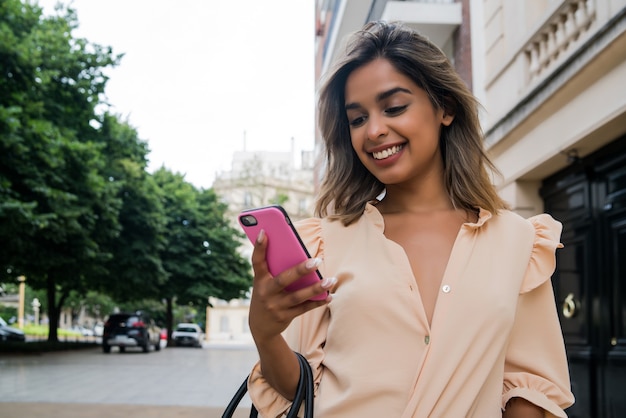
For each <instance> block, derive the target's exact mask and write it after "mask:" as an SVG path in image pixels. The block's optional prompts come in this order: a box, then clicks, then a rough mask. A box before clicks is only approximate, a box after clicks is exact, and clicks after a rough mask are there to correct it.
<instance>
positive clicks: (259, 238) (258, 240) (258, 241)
mask: <svg viewBox="0 0 626 418" xmlns="http://www.w3.org/2000/svg"><path fill="white" fill-rule="evenodd" d="M264 236H265V230H263V229H261V230H260V231H259V235H257V237H256V243H257V244H260V243H261V242H262V241H263V237H264Z"/></svg>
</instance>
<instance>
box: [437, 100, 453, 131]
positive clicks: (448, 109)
mask: <svg viewBox="0 0 626 418" xmlns="http://www.w3.org/2000/svg"><path fill="white" fill-rule="evenodd" d="M455 108H456V106H455V105H454V101H453V100H452V99H450V98H449V97H446V98H445V99H444V104H443V116H442V117H441V124H442V125H443V126H450V124H451V123H452V121H453V120H454V115H455V113H456V112H455Z"/></svg>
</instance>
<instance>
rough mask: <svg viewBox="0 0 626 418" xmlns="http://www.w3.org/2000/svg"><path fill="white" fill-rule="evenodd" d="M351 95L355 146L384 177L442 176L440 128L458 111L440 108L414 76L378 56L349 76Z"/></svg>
mask: <svg viewBox="0 0 626 418" xmlns="http://www.w3.org/2000/svg"><path fill="white" fill-rule="evenodd" d="M345 100H346V103H345V108H346V115H347V117H348V123H349V125H350V136H351V140H352V147H353V148H354V150H355V151H356V153H357V155H358V157H359V159H360V160H361V162H362V163H363V164H364V165H365V167H366V168H367V169H368V170H369V171H370V172H371V173H372V174H373V175H374V176H375V177H376V178H377V179H378V180H379V181H381V182H382V183H383V184H385V185H391V184H402V183H406V182H414V181H421V180H423V179H425V178H428V177H432V176H437V177H436V178H437V179H438V180H440V179H441V176H442V172H443V162H442V159H441V153H440V150H439V132H440V129H441V125H445V126H448V125H449V124H450V123H452V120H453V118H454V116H451V115H446V114H445V112H444V111H443V109H438V110H436V109H435V108H434V107H433V105H432V104H431V102H430V100H429V98H428V95H427V94H426V92H425V91H424V90H423V89H421V88H420V87H418V86H417V84H415V83H414V82H413V81H412V80H411V79H410V78H409V77H407V76H405V75H404V74H402V73H400V72H398V71H397V70H396V69H395V68H394V67H393V66H392V65H391V63H390V62H389V61H387V60H386V59H382V58H380V59H376V60H374V61H372V62H370V63H368V64H366V65H364V66H362V67H360V68H357V69H356V70H354V71H353V72H352V73H351V74H350V75H349V76H348V79H347V80H346V86H345Z"/></svg>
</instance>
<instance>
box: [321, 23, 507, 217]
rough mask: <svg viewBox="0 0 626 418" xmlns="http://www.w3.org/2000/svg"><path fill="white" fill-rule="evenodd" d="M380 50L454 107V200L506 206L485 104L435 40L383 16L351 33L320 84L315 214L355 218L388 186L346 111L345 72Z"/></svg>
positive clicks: (446, 152)
mask: <svg viewBox="0 0 626 418" xmlns="http://www.w3.org/2000/svg"><path fill="white" fill-rule="evenodd" d="M378 58H383V59H386V60H387V61H389V62H390V63H391V64H392V65H393V66H394V68H395V69H396V70H397V71H399V72H400V73H402V74H404V75H406V76H407V77H409V78H411V80H413V81H414V82H415V83H416V84H417V85H418V86H419V87H420V88H422V89H423V90H425V91H426V93H427V94H428V97H429V98H430V101H431V103H432V105H433V106H434V107H435V109H437V110H438V109H444V110H445V111H446V112H447V113H448V114H452V115H454V120H453V121H452V123H451V124H450V126H447V127H446V126H442V129H441V135H440V138H439V146H440V148H441V155H442V158H443V163H444V174H443V175H444V184H445V187H446V190H447V192H448V194H449V196H450V199H451V201H452V204H453V206H454V207H456V208H462V209H465V210H468V211H476V210H477V208H483V209H486V210H488V211H490V212H492V213H493V214H497V212H498V210H500V209H505V208H507V205H506V203H505V202H504V201H503V200H502V199H501V198H500V197H499V196H498V193H497V191H496V190H495V187H494V186H493V184H492V182H491V179H490V176H489V173H488V171H487V168H489V169H490V170H491V172H492V173H494V174H498V173H499V172H498V170H497V169H496V167H495V166H494V165H493V163H492V162H491V161H490V160H489V158H488V156H487V155H486V153H485V151H484V148H483V132H482V129H481V127H480V121H479V118H478V108H479V104H478V101H477V100H476V98H475V97H474V95H473V94H472V93H471V91H470V90H469V89H468V88H467V86H466V85H465V83H464V82H463V80H462V79H461V78H460V77H459V75H458V74H457V72H456V71H455V70H454V68H453V67H452V65H451V64H450V61H449V60H448V58H447V57H446V55H445V54H444V53H443V52H442V51H441V50H440V49H439V48H438V47H437V46H436V45H434V44H433V43H431V42H430V41H429V40H427V39H426V38H424V37H423V36H421V35H420V34H418V33H417V32H415V31H414V30H412V29H410V28H408V27H407V26H405V25H403V24H402V23H395V22H394V23H386V22H382V21H377V22H370V23H368V24H366V25H365V26H364V27H363V28H362V29H361V30H360V31H358V32H356V33H354V34H353V35H352V37H351V39H350V40H349V42H348V45H347V48H346V52H345V55H344V56H343V57H342V58H341V59H339V60H338V62H337V63H336V64H335V66H334V67H333V70H332V71H331V72H330V73H329V74H328V75H327V76H326V78H325V80H324V82H323V84H322V88H321V89H320V92H319V102H318V106H319V113H318V115H319V120H318V123H319V127H320V132H321V135H322V137H323V140H324V145H325V157H326V161H325V163H326V171H325V174H324V178H323V180H322V183H321V190H320V195H319V197H318V199H317V203H316V207H315V213H316V215H317V216H322V217H324V216H328V217H329V218H331V219H339V220H341V221H342V222H343V223H344V225H349V224H351V223H352V222H354V221H356V220H357V219H358V218H359V217H360V216H361V214H362V213H363V210H364V209H365V204H366V203H367V202H370V201H372V200H374V199H375V198H376V197H377V196H379V195H380V194H381V193H383V192H384V190H385V185H384V184H383V183H381V182H380V181H379V180H378V179H377V178H376V177H374V176H373V175H372V174H371V173H370V172H369V171H368V170H367V169H366V168H365V166H364V165H363V164H362V163H361V161H360V160H359V158H358V156H357V154H356V152H355V151H354V149H353V148H352V143H351V140H350V129H349V124H348V118H347V116H346V111H345V86H346V80H347V79H348V77H349V76H350V74H351V73H352V72H353V71H354V70H355V69H357V68H359V67H362V66H363V65H365V64H368V63H370V62H372V61H374V60H375V59H378Z"/></svg>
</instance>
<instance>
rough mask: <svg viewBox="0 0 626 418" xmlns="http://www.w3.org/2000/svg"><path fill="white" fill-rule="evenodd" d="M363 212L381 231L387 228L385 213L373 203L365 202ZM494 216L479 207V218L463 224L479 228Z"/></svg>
mask: <svg viewBox="0 0 626 418" xmlns="http://www.w3.org/2000/svg"><path fill="white" fill-rule="evenodd" d="M363 214H364V215H365V216H366V217H367V218H368V219H369V220H370V221H371V222H372V223H373V224H374V226H376V228H378V229H380V230H381V231H384V230H385V220H384V219H383V215H382V214H381V213H380V212H379V210H378V209H377V208H376V206H374V205H373V204H372V203H369V202H368V203H366V204H365V211H364V212H363ZM492 217H493V215H492V214H491V212H489V211H488V210H485V209H483V208H478V220H477V221H476V222H466V223H464V224H463V226H464V227H466V228H469V229H478V228H480V227H481V226H483V225H484V224H485V222H487V221H488V220H489V219H491V218H492Z"/></svg>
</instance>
